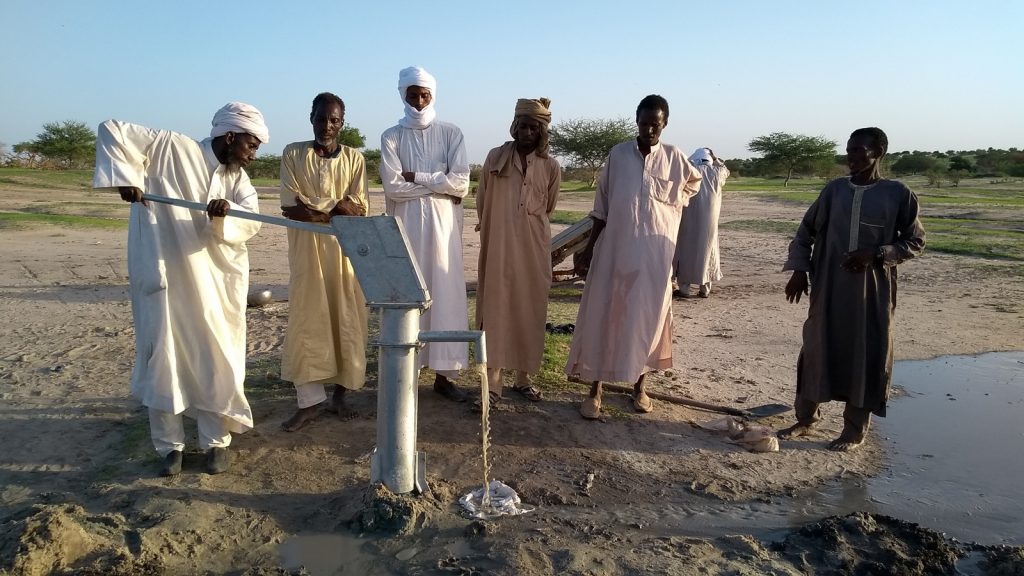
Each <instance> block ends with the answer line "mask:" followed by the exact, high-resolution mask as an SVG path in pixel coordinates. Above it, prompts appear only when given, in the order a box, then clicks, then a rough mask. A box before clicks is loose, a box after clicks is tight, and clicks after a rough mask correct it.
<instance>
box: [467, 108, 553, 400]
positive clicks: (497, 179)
mask: <svg viewBox="0 0 1024 576" xmlns="http://www.w3.org/2000/svg"><path fill="white" fill-rule="evenodd" d="M549 105H550V101H549V100H548V99H547V98H540V99H537V100H528V99H520V100H519V101H518V102H517V103H516V111H515V118H514V119H513V120H512V127H511V128H510V129H509V132H510V133H511V134H512V138H513V141H511V142H506V143H505V144H503V145H501V146H499V147H497V148H494V149H493V150H491V151H490V153H489V154H487V159H486V160H485V161H484V165H483V169H482V170H481V173H480V187H479V188H478V191H477V202H476V212H477V215H478V216H479V217H480V228H479V230H480V265H479V281H478V283H477V305H476V323H477V327H478V328H480V329H482V330H484V331H485V332H486V333H487V361H488V366H489V368H488V370H487V378H488V380H489V382H490V386H491V391H492V392H491V398H490V400H491V402H495V401H498V400H500V399H501V394H502V384H501V369H503V368H504V369H506V370H515V372H516V382H515V385H514V386H513V387H512V390H513V391H515V392H518V393H519V394H521V395H522V396H523V397H525V398H527V399H529V400H533V401H539V400H540V399H541V393H540V390H538V389H537V388H536V387H535V386H533V384H532V383H531V382H530V379H529V374H531V373H536V372H537V371H539V370H540V365H541V361H542V360H543V359H544V323H545V320H546V318H547V308H548V289H549V288H550V287H551V223H550V221H549V217H550V216H551V212H552V211H553V210H554V209H555V204H556V203H557V202H558V189H559V187H560V185H561V182H562V175H561V168H560V167H559V166H558V161H556V160H555V159H554V158H552V157H551V156H550V155H549V154H548V124H550V123H551V110H550V109H549V108H548V106H549Z"/></svg>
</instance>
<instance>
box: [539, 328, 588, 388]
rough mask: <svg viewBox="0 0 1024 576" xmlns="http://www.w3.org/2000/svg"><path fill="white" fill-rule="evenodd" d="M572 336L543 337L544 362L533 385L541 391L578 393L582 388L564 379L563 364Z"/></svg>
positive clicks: (567, 356) (567, 354) (553, 335)
mask: <svg viewBox="0 0 1024 576" xmlns="http://www.w3.org/2000/svg"><path fill="white" fill-rule="evenodd" d="M571 343H572V334H546V335H545V336H544V360H543V362H541V366H540V372H539V373H538V374H537V375H536V377H535V378H534V383H535V384H536V385H537V387H538V388H541V389H543V390H552V391H554V390H557V391H561V392H567V391H575V392H579V391H580V390H583V389H584V388H583V387H582V386H580V385H579V384H574V383H572V382H569V381H568V380H566V378H565V362H566V360H568V358H569V345H570V344H571Z"/></svg>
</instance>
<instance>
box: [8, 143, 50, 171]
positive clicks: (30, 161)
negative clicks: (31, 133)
mask: <svg viewBox="0 0 1024 576" xmlns="http://www.w3.org/2000/svg"><path fill="white" fill-rule="evenodd" d="M14 158H15V160H14V162H15V164H17V165H19V166H24V167H26V168H35V167H36V165H37V164H39V163H40V162H41V161H42V159H43V155H42V154H40V153H39V147H38V146H37V145H36V143H35V141H34V140H29V141H28V142H18V143H17V144H15V145H14Z"/></svg>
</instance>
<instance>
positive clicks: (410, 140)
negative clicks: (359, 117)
mask: <svg viewBox="0 0 1024 576" xmlns="http://www.w3.org/2000/svg"><path fill="white" fill-rule="evenodd" d="M380 156H381V159H380V176H381V181H382V182H383V183H384V197H385V199H386V201H387V202H386V210H387V213H388V214H390V215H394V216H395V217H396V218H398V219H399V220H400V221H401V222H402V225H403V226H404V227H405V232H406V234H407V235H408V237H409V244H410V245H411V247H412V250H413V257H414V258H415V259H416V263H417V265H418V266H419V268H420V273H422V274H423V280H424V282H426V284H427V290H429V291H430V296H431V298H433V303H432V304H431V306H430V308H429V309H428V310H427V311H426V312H424V313H423V316H422V318H421V319H420V330H466V329H467V328H468V326H469V316H468V311H467V309H466V278H465V273H464V272H463V267H462V219H463V210H462V204H458V205H456V204H455V203H454V202H453V201H452V200H453V199H454V198H464V197H465V196H466V194H467V193H468V192H469V161H468V160H467V158H466V148H465V145H464V143H463V137H462V131H461V130H459V129H458V128H457V127H456V126H455V125H453V124H448V123H447V122H436V121H435V122H434V123H432V124H431V125H430V126H427V127H426V128H424V129H422V130H414V129H411V128H405V127H402V126H393V127H391V128H388V129H387V130H386V131H385V132H384V134H382V135H381V138H380ZM402 172H415V173H416V178H415V182H406V181H405V179H404V178H403V177H402ZM468 361H469V351H468V346H467V344H466V343H464V342H452V343H447V342H446V343H436V342H435V343H431V344H428V345H427V346H426V348H425V349H424V350H423V351H422V352H421V353H420V355H419V364H420V366H429V367H430V368H431V369H434V370H459V369H462V368H465V367H466V365H467V363H468Z"/></svg>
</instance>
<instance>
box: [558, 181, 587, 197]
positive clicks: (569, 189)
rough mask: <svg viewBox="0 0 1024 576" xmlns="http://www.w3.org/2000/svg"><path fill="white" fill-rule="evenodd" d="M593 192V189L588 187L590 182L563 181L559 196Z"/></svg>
mask: <svg viewBox="0 0 1024 576" xmlns="http://www.w3.org/2000/svg"><path fill="white" fill-rule="evenodd" d="M593 191H594V187H593V186H591V185H590V182H584V181H582V180H563V181H562V185H561V186H560V187H559V194H565V193H569V194H572V193H575V192H593Z"/></svg>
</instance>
